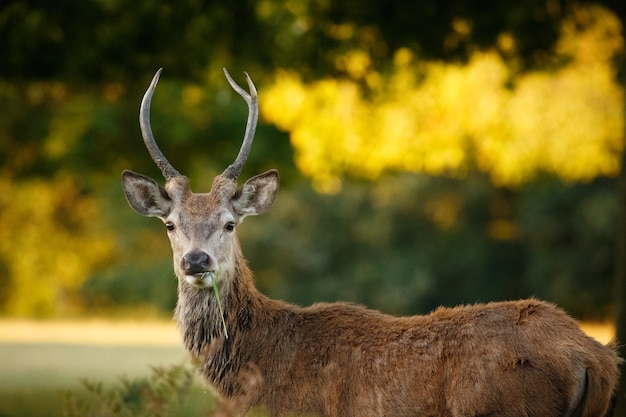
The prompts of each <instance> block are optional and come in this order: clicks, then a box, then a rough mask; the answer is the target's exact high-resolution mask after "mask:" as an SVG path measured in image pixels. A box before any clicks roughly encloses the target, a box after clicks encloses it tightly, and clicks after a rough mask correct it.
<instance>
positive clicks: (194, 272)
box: [122, 68, 621, 417]
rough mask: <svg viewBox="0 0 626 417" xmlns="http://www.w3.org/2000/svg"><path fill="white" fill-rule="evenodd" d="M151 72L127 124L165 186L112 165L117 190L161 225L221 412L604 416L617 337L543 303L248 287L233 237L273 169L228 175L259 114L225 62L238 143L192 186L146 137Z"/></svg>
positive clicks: (264, 206) (179, 306)
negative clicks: (136, 131) (388, 302)
mask: <svg viewBox="0 0 626 417" xmlns="http://www.w3.org/2000/svg"><path fill="white" fill-rule="evenodd" d="M161 71H162V68H161V69H159V70H158V71H157V73H156V74H155V75H154V78H153V79H152V82H151V83H150V86H149V87H148V89H147V91H146V93H145V95H144V97H143V99H142V102H141V107H140V112H139V114H140V115H139V119H140V127H141V132H142V137H143V140H144V143H145V146H146V148H147V150H148V152H149V154H150V156H151V158H152V159H153V161H154V163H155V164H156V165H157V166H158V167H159V169H160V170H161V172H162V174H163V176H164V178H165V184H164V186H161V185H160V184H159V183H158V182H157V181H155V180H153V179H151V178H150V177H147V176H144V175H142V174H138V173H135V172H132V171H129V170H125V171H124V172H123V173H122V186H123V190H124V193H125V196H126V199H127V201H128V203H129V205H130V206H131V207H132V208H133V209H134V210H135V211H136V212H137V213H139V214H140V215H143V216H149V217H157V218H159V219H160V220H162V221H163V223H164V224H165V228H166V230H167V236H168V237H169V240H170V243H171V247H172V252H173V264H174V272H175V275H176V277H177V286H178V287H177V290H178V299H177V302H176V307H175V311H174V316H175V321H176V323H177V327H178V329H179V332H180V334H181V339H182V343H183V345H184V347H185V349H186V350H187V351H188V353H189V354H190V356H191V358H193V359H194V360H195V362H194V363H196V365H197V367H198V371H199V373H201V374H202V376H203V377H204V379H205V380H206V383H207V384H208V385H209V386H210V387H211V389H212V390H213V391H214V392H215V393H216V395H217V396H218V398H219V399H220V400H221V401H222V403H223V404H228V406H224V410H226V411H222V412H223V413H229V414H228V415H246V414H247V413H248V412H249V411H250V410H253V409H254V410H256V409H262V410H264V411H265V412H267V413H268V414H269V415H271V416H287V415H289V416H296V415H307V416H320V417H353V416H360V417H382V416H395V417H404V416H406V417H408V416H446V417H447V416H449V417H461V416H463V417H471V416H476V417H478V416H502V417H506V416H511V417H513V416H515V417H519V416H535V417H536V416H541V417H551V416H554V417H557V416H560V417H602V416H610V415H612V411H613V408H614V404H615V398H616V396H617V383H618V379H619V364H620V362H621V359H620V358H619V356H618V354H617V353H616V351H617V347H616V346H617V345H616V342H615V341H612V342H610V343H608V344H607V345H603V344H601V343H599V342H598V341H596V340H595V339H593V338H591V337H589V336H587V335H586V334H585V333H583V331H582V330H581V329H580V327H579V325H578V323H577V322H576V321H575V320H574V319H573V318H571V317H570V316H569V315H568V314H567V313H566V312H565V311H563V310H562V309H560V308H559V307H557V306H556V305H554V304H552V303H550V302H547V301H543V300H540V299H537V298H529V299H521V300H514V301H498V302H490V303H485V304H474V305H461V306H456V307H439V308H437V309H435V310H434V311H432V312H431V313H430V314H426V315H415V316H406V317H398V316H391V315H387V314H384V313H381V312H379V311H376V310H371V309H368V308H366V307H363V306H361V305H358V304H354V303H348V302H334V303H316V304H313V305H311V306H308V307H300V306H297V305H293V304H290V303H287V302H284V301H280V300H274V299H271V298H269V297H267V296H266V295H264V294H263V293H261V292H260V291H259V290H258V289H257V288H256V286H255V284H254V279H253V274H252V272H251V270H250V268H249V266H248V264H247V261H246V260H245V258H244V256H243V254H242V249H241V246H240V243H239V241H238V238H237V234H236V229H237V228H238V226H239V225H240V224H241V223H242V221H243V220H244V218H246V217H248V216H255V215H260V214H263V213H265V212H266V211H268V210H269V209H270V208H271V207H272V205H273V204H274V201H275V199H276V195H277V193H278V188H279V175H278V171H276V170H269V171H267V172H265V173H262V174H259V175H256V176H253V177H251V178H249V179H248V180H247V181H245V182H244V183H243V184H242V185H240V186H239V185H238V181H237V179H238V177H239V175H240V174H241V172H242V169H243V167H244V164H245V163H246V160H247V158H248V155H249V153H250V149H251V145H252V141H253V138H254V134H255V129H256V126H257V122H258V116H259V110H258V96H257V91H256V88H255V85H254V84H253V82H252V80H251V78H250V77H249V75H248V74H247V73H244V74H245V78H246V81H247V84H248V90H245V89H244V88H242V87H241V86H239V85H238V84H237V83H236V82H235V81H234V80H233V79H232V77H231V76H230V74H229V73H228V71H227V70H226V69H224V74H225V76H226V79H227V81H228V83H229V84H230V86H231V87H232V88H233V89H234V91H235V92H237V93H238V94H239V95H240V96H241V97H242V98H243V99H244V100H245V101H246V103H247V105H248V119H247V123H246V129H245V134H244V139H243V143H242V145H241V149H240V151H239V153H238V155H237V157H236V159H235V161H234V162H233V163H232V164H231V165H229V166H228V167H227V168H226V169H225V170H224V171H223V172H222V173H221V174H220V175H217V176H216V177H215V178H214V179H213V183H212V186H211V189H210V191H209V192H208V193H194V192H192V191H191V188H190V181H189V179H188V178H187V177H186V176H184V175H182V174H180V173H179V172H178V171H177V170H176V169H175V168H174V167H173V166H172V165H171V164H170V162H168V160H167V159H166V158H165V156H164V155H163V153H162V152H161V150H160V149H159V147H158V146H157V144H156V141H155V138H154V135H153V133H152V128H151V125H150V103H151V100H152V96H153V94H154V91H155V88H156V85H157V82H158V80H159V77H160V74H161ZM219 296H221V302H220V299H219V298H218V297H219ZM222 307H223V309H222Z"/></svg>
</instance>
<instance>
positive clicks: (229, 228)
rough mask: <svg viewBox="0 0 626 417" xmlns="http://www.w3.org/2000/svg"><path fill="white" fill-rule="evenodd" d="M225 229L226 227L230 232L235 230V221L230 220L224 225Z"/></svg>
mask: <svg viewBox="0 0 626 417" xmlns="http://www.w3.org/2000/svg"><path fill="white" fill-rule="evenodd" d="M224 229H226V231H228V232H232V231H233V230H235V222H232V221H231V222H228V223H226V224H225V225H224Z"/></svg>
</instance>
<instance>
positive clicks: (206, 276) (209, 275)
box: [185, 271, 215, 288]
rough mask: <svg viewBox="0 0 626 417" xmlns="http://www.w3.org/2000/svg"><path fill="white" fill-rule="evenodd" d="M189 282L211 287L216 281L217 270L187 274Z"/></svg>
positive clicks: (194, 284) (202, 286) (186, 277)
mask: <svg viewBox="0 0 626 417" xmlns="http://www.w3.org/2000/svg"><path fill="white" fill-rule="evenodd" d="M185 281H187V283H188V284H191V285H193V286H194V287H198V288H209V287H211V286H212V285H213V282H214V281H215V271H206V272H202V273H199V274H193V275H185Z"/></svg>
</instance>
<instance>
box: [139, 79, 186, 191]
mask: <svg viewBox="0 0 626 417" xmlns="http://www.w3.org/2000/svg"><path fill="white" fill-rule="evenodd" d="M162 70H163V68H159V70H158V71H157V72H156V74H155V75H154V78H152V82H151V83H150V87H148V90H146V94H144V96H143V100H141V108H140V110H139V126H140V127H141V136H143V142H144V143H145V144H146V148H148V152H149V153H150V156H151V157H152V160H153V161H154V163H155V164H156V165H157V166H158V167H159V169H160V170H161V172H162V173H163V176H164V177H165V179H166V180H170V179H172V178H174V177H179V176H180V172H178V171H176V169H174V167H173V166H172V164H170V163H169V161H168V160H167V158H165V156H164V155H163V152H161V150H160V149H159V147H158V146H157V144H156V141H155V140H154V135H153V134H152V128H151V127H150V102H151V101H152V95H153V94H154V90H155V88H156V85H157V83H158V82H159V77H160V76H161V71H162Z"/></svg>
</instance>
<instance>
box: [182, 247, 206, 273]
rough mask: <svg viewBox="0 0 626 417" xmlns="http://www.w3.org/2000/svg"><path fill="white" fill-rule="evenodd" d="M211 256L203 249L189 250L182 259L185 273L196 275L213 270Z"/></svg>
mask: <svg viewBox="0 0 626 417" xmlns="http://www.w3.org/2000/svg"><path fill="white" fill-rule="evenodd" d="M212 263H213V262H211V256H210V255H209V254H208V253H206V252H205V251H203V250H192V251H190V252H187V253H186V254H185V255H184V256H183V259H182V260H181V265H180V266H181V268H182V270H183V271H184V272H185V275H195V274H202V273H205V272H209V271H211V270H212V267H213V266H214V265H212Z"/></svg>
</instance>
